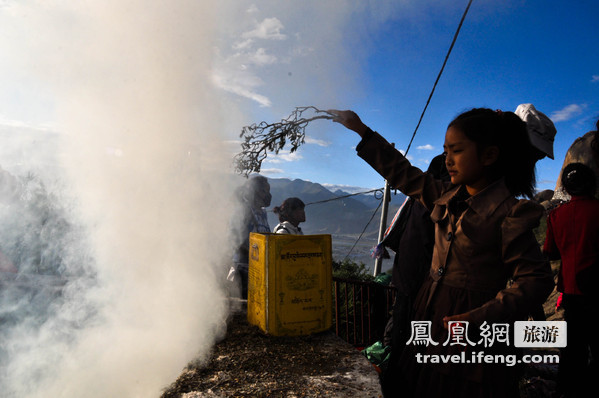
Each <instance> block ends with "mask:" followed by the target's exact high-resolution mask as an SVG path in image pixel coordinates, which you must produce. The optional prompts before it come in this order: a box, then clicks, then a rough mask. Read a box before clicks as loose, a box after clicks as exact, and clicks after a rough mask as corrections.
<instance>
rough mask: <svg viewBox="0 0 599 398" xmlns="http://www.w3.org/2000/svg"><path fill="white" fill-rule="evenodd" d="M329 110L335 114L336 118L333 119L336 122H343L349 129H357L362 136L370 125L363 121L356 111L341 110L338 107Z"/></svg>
mask: <svg viewBox="0 0 599 398" xmlns="http://www.w3.org/2000/svg"><path fill="white" fill-rule="evenodd" d="M327 112H329V113H330V114H332V115H335V118H334V119H333V121H334V122H337V123H341V124H342V125H344V126H345V127H347V128H348V129H350V130H353V131H355V132H356V133H358V134H359V135H360V137H363V136H364V133H365V132H366V129H367V128H368V127H367V126H366V125H365V124H364V123H362V120H360V117H359V116H358V115H357V114H356V113H355V112H353V111H340V110H336V109H329V110H328V111H327Z"/></svg>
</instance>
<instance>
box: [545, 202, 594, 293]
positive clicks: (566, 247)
mask: <svg viewBox="0 0 599 398" xmlns="http://www.w3.org/2000/svg"><path fill="white" fill-rule="evenodd" d="M543 252H545V253H546V254H547V255H548V256H549V258H550V259H552V260H557V259H559V258H561V260H562V266H561V268H560V271H559V276H558V281H557V289H558V290H559V291H560V292H562V293H566V294H582V292H581V291H580V288H579V286H578V284H577V282H576V276H577V275H578V274H579V273H580V272H581V271H582V270H584V269H586V268H589V267H590V266H591V265H593V264H596V263H597V261H598V260H599V200H597V199H594V198H591V197H583V196H573V197H572V199H571V200H570V201H569V202H568V203H565V204H563V205H561V206H559V207H558V208H556V209H554V210H553V211H552V212H551V213H550V214H549V217H548V218H547V237H546V238H545V245H544V247H543Z"/></svg>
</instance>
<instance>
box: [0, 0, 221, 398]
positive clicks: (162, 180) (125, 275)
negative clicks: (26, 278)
mask: <svg viewBox="0 0 599 398" xmlns="http://www.w3.org/2000/svg"><path fill="white" fill-rule="evenodd" d="M4 7H5V9H3V10H2V11H3V12H4V13H5V15H4V17H5V18H6V20H7V21H8V20H9V16H10V22H11V23H12V24H14V25H13V26H11V27H12V28H13V30H12V31H11V32H12V33H13V34H14V35H15V37H14V39H19V40H18V41H17V42H13V43H12V45H13V46H14V47H13V48H12V50H14V52H13V53H12V54H11V56H13V57H21V58H20V59H18V60H17V61H15V62H19V61H20V62H22V63H23V67H24V68H26V69H27V71H26V72H24V74H23V76H25V77H27V78H29V79H30V81H31V82H38V84H39V85H40V91H45V90H47V91H48V92H50V93H51V96H50V97H51V100H52V102H53V104H54V106H55V109H54V112H51V111H50V112H48V113H49V114H50V113H53V114H54V115H55V116H54V117H55V118H56V122H57V126H58V127H57V128H58V129H59V130H61V142H60V145H59V146H58V148H59V149H58V150H57V152H56V153H55V156H54V157H53V158H51V159H50V160H51V161H53V162H55V163H54V164H52V169H56V170H66V175H65V176H66V177H67V178H66V179H64V180H62V181H66V182H63V185H62V186H63V188H67V190H66V192H63V194H61V196H63V197H69V198H71V199H72V202H71V203H72V204H73V206H74V207H72V208H70V209H69V217H70V218H71V220H72V219H73V217H74V216H77V217H76V222H77V224H78V225H80V226H82V228H80V229H79V230H78V231H79V233H78V234H77V235H76V240H74V241H73V242H71V246H70V248H71V249H72V248H73V247H74V246H77V247H79V249H80V250H86V251H87V252H86V253H85V254H82V253H78V254H79V255H78V256H73V257H70V258H66V257H65V258H63V261H64V263H65V264H64V267H66V268H68V267H81V264H73V263H72V262H75V261H76V260H79V261H81V259H82V258H85V259H87V260H88V261H89V262H90V263H89V264H88V265H87V268H88V269H90V270H91V271H88V272H81V270H79V271H78V272H76V273H73V272H69V271H68V270H67V271H65V272H63V275H65V277H64V281H66V283H67V285H66V288H65V290H64V292H63V294H62V298H61V300H56V304H55V305H53V306H51V307H50V308H47V309H46V311H47V313H46V317H45V318H43V319H40V320H39V321H37V320H36V319H35V318H34V317H33V315H34V314H31V316H29V317H26V318H23V321H22V323H21V324H19V325H17V326H16V327H13V328H12V329H11V330H10V335H4V336H3V337H5V338H6V340H5V341H4V344H3V346H4V347H5V349H6V351H5V352H4V353H3V354H4V355H6V356H7V357H8V359H9V360H10V362H9V363H8V364H6V363H4V364H3V369H2V371H3V378H2V383H3V386H2V389H1V390H2V392H0V395H3V396H11V397H12V396H15V397H28V396H32V397H37V396H39V397H42V396H44V397H108V396H115V397H116V396H120V397H150V396H158V395H159V394H160V391H161V389H163V388H165V387H167V386H168V384H170V383H171V382H172V381H174V380H175V378H176V377H177V375H178V373H180V372H181V370H182V368H183V367H184V366H185V365H186V364H187V363H188V362H189V361H190V360H192V359H194V358H197V357H199V358H201V357H203V356H205V355H206V354H207V353H208V352H209V349H210V347H211V345H212V344H213V343H214V341H215V338H217V336H218V334H219V333H222V332H223V326H224V319H225V316H226V311H227V309H228V308H227V302H226V300H225V294H224V291H223V289H222V283H221V282H220V281H222V280H223V279H224V278H223V275H222V272H221V271H222V270H224V269H225V264H223V262H224V261H226V256H227V249H228V247H227V245H228V243H227V226H228V215H229V214H230V207H229V202H230V201H229V199H228V198H229V197H230V192H231V190H232V189H231V187H229V186H227V184H226V183H225V181H227V180H228V179H226V178H223V176H224V175H225V174H226V171H227V170H228V169H229V166H230V159H229V158H228V157H227V156H226V155H227V154H226V152H224V150H223V149H222V148H221V147H220V145H221V144H220V143H221V142H222V140H223V134H222V129H223V126H222V123H221V121H220V119H221V117H222V116H221V112H220V110H219V108H218V107H217V104H216V103H215V101H214V100H213V98H214V97H215V92H214V89H213V86H212V85H211V83H210V79H209V76H210V73H211V68H212V64H211V62H212V59H211V57H210V54H211V53H212V47H211V43H212V42H213V40H212V37H211V35H212V33H213V32H214V29H213V27H212V24H213V20H214V19H213V10H215V5H214V4H212V2H206V1H202V2H198V1H178V2H176V3H172V2H146V1H127V2H121V1H102V2H85V3H83V2H82V3H73V2H65V3H60V2H59V3H52V2H49V3H48V2H44V3H43V4H19V3H8V4H5V5H4ZM18 24H22V26H21V27H18V26H17V25H18ZM4 26H6V25H4ZM29 29H30V30H32V31H33V32H35V33H37V35H36V34H35V33H33V32H28V30H29ZM28 40H29V41H31V42H28ZM45 138H47V137H45ZM54 138H55V137H54ZM41 143H42V144H43V141H42V142H41ZM40 152H43V151H40ZM44 174H45V173H44ZM55 177H57V178H58V176H55ZM63 271H64V270H63ZM73 274H75V275H73ZM41 283H42V284H43V283H45V282H43V281H42V282H41ZM23 291H25V290H23ZM47 298H48V299H49V300H52V299H53V298H52V292H49V293H48V297H47ZM23 301H26V300H21V301H18V304H20V305H23V306H24V305H27V303H26V302H23ZM15 303H17V302H15ZM34 304H35V303H29V305H34ZM15 305H17V304H15ZM48 313H49V314H50V315H48ZM5 383H6V384H5Z"/></svg>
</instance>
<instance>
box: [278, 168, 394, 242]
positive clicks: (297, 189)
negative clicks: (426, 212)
mask: <svg viewBox="0 0 599 398" xmlns="http://www.w3.org/2000/svg"><path fill="white" fill-rule="evenodd" d="M268 180H269V183H270V189H271V194H272V202H271V207H270V209H269V210H272V208H273V207H275V206H279V205H280V204H281V203H283V200H285V199H286V198H289V197H297V198H300V199H301V200H302V201H303V202H304V203H306V222H305V223H302V224H300V227H301V228H302V230H303V231H304V233H306V234H340V235H353V234H360V233H361V232H362V231H363V230H364V228H365V227H366V225H367V224H368V222H369V221H370V220H371V219H372V221H370V224H369V226H368V228H367V229H366V232H365V233H364V237H365V238H369V239H377V237H378V230H379V224H380V218H381V216H380V214H381V213H380V212H381V209H379V210H378V211H377V214H376V215H375V216H374V218H373V213H374V211H375V209H376V208H377V207H378V205H379V203H380V202H381V200H382V189H381V191H380V192H377V193H375V192H370V193H367V194H360V195H354V196H349V197H348V195H350V193H348V192H347V191H343V190H341V189H336V190H334V191H331V190H329V189H327V188H325V187H324V186H323V185H321V184H318V183H314V182H309V181H304V180H300V179H296V180H290V179H286V178H269V179H268ZM332 188H336V187H334V186H333V187H332ZM370 190H371V189H369V188H364V189H362V190H361V191H360V190H359V189H351V191H352V193H355V192H356V191H359V192H367V191H370ZM340 197H343V198H340ZM404 198H405V196H404V195H403V194H401V193H400V192H397V194H394V193H393V191H392V195H391V201H390V204H389V214H388V217H387V219H388V220H389V222H390V220H391V218H392V217H393V215H394V214H395V212H396V211H397V209H398V207H399V206H400V205H401V203H402V202H403V200H404ZM268 217H269V223H270V225H271V227H274V226H275V225H277V223H278V219H277V216H276V215H275V214H274V213H272V212H271V211H269V212H268Z"/></svg>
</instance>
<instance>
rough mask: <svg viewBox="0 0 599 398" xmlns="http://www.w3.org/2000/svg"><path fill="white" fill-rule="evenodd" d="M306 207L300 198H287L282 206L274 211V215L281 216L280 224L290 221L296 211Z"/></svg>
mask: <svg viewBox="0 0 599 398" xmlns="http://www.w3.org/2000/svg"><path fill="white" fill-rule="evenodd" d="M304 207H306V205H305V204H304V202H302V200H301V199H300V198H287V199H285V200H284V201H283V203H282V204H281V206H276V207H275V208H273V209H272V211H273V213H275V214H278V215H279V222H284V221H289V216H290V215H291V213H292V212H293V211H294V210H297V209H303V208H304Z"/></svg>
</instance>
